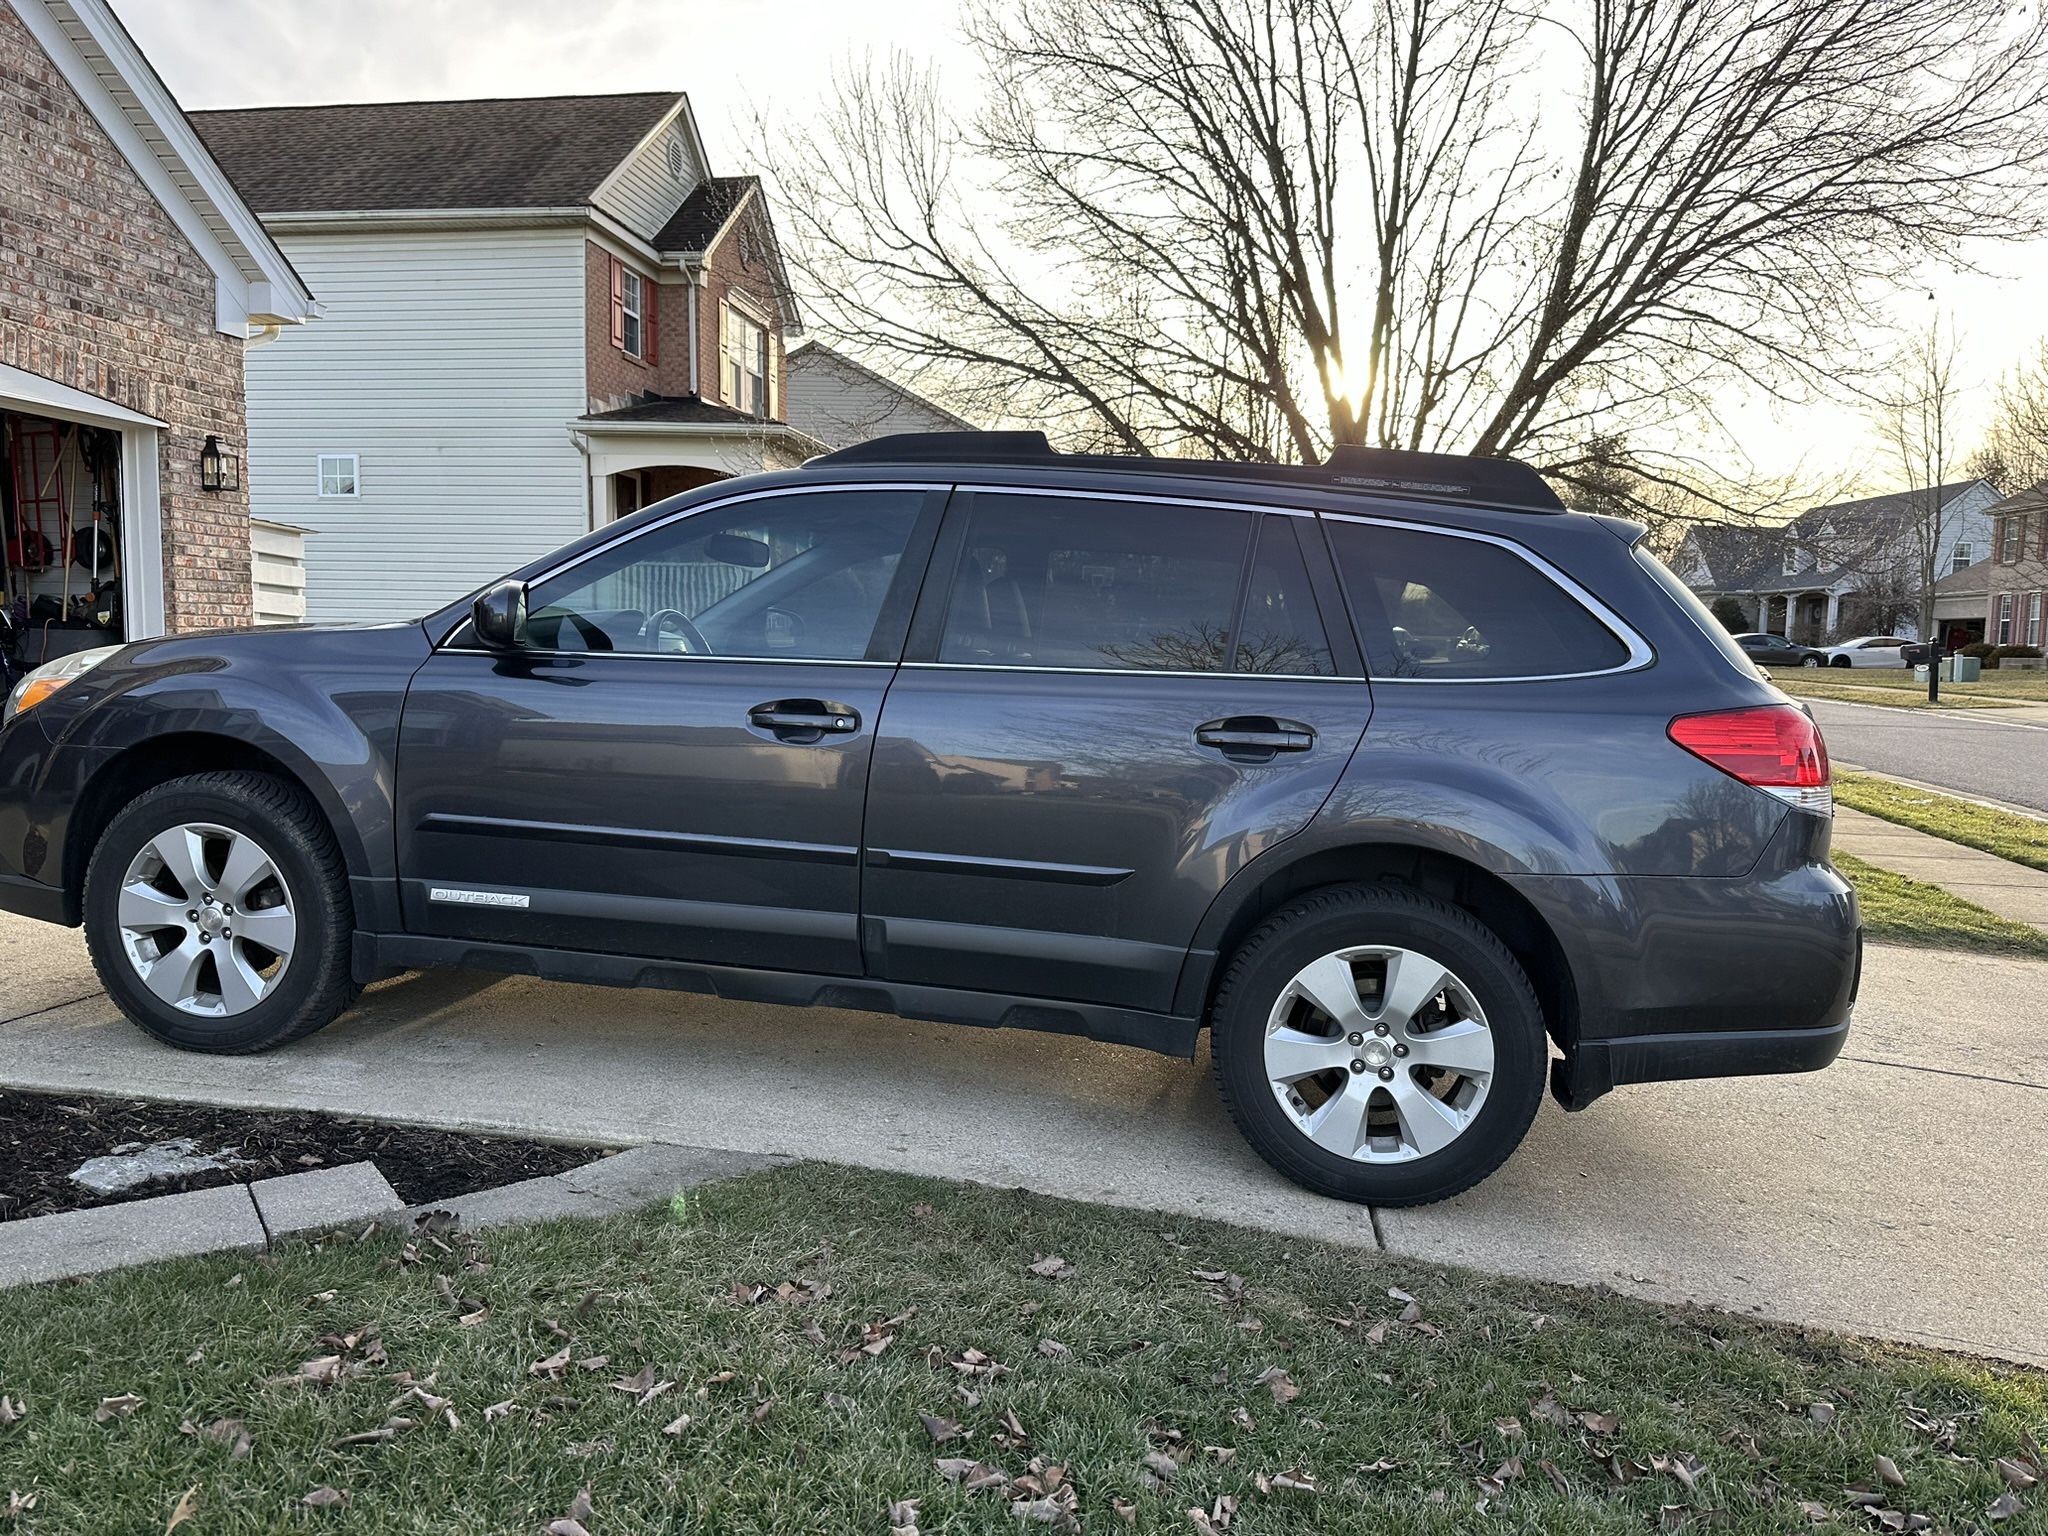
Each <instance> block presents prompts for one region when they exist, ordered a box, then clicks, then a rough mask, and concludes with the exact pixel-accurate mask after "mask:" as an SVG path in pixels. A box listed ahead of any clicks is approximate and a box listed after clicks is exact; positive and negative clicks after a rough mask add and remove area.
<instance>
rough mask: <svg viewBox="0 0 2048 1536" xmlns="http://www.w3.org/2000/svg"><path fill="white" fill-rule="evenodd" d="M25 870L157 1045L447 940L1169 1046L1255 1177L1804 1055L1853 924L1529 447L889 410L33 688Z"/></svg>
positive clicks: (17, 894) (312, 1020)
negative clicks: (476, 554)
mask: <svg viewBox="0 0 2048 1536" xmlns="http://www.w3.org/2000/svg"><path fill="white" fill-rule="evenodd" d="M8 714H9V718H8V720H7V722H6V724H5V725H4V728H0V906H5V907H8V908H11V909H12V910H14V911H17V912H22V913H27V914H29V915H31V916H34V917H38V918H43V919H47V920H48V921H51V922H57V923H70V924H78V923H81V922H82V923H83V924H84V927H85V931H86V938H87V942H88V944H89V946H90V948H91V951H92V956H93V961H94V963H95V965H96V966H97V967H98V970H99V974H100V976H101V978H102V980H103V981H104V982H105V984H106V988H107V991H108V993H109V994H110V995H111V997H112V998H113V999H114V1001H115V1002H116V1003H117V1004H118V1005H119V1006H120V1008H121V1009H122V1010H123V1012H125V1013H126V1014H127V1015H128V1017H129V1018H131V1019H133V1020H134V1021H135V1023H136V1024H138V1025H140V1026H141V1027H142V1028H143V1029H145V1030H147V1031H149V1032H150V1033H151V1034H153V1035H155V1036H156V1037H158V1038H159V1039H162V1040H165V1041H168V1042H170V1043H171V1044H173V1045H177V1046H181V1047H185V1048H187V1049H191V1050H199V1051H219V1052H239V1051H256V1050H263V1049H266V1048H268V1047H271V1046H277V1045H282V1044H284V1043H286V1042H288V1041H291V1040H295V1039H297V1038H299V1037H300V1036H302V1035H305V1034H307V1033H309V1032H311V1031H313V1030H315V1029H318V1028H320V1027H321V1026H322V1025H325V1024H327V1023H329V1022H330V1021H332V1020H333V1019H334V1018H335V1017H336V1016H337V1015H339V1014H341V1013H342V1012H343V1011H345V1010H346V1009H347V1008H348V1007H349V1005H350V1003H351V1002H352V1001H353V999H354V998H355V996H356V994H357V991H358V989H359V988H361V987H362V986H363V985H364V984H366V983H368V982H370V981H372V980H374V979H375V978H377V977H379V976H381V975H384V974H387V973H389V972H391V971H393V970H396V969H400V968H406V967H416V966H429V965H466V966H482V967H492V968H497V969H500V970H508V971H519V972H526V973H534V974H538V975H541V976H545V977H555V978H560V979H563V980H570V981H579V982H603V983H613V984H617V985H623V986H653V987H669V988H675V989H678V990H681V991H690V992H706V993H715V994H717V995H719V996H722V997H735V998H745V999H753V1000H759V1001H765V1002H773V1003H785V1004H822V1005H825V1006H828V1007H836V1008H863V1009H875V1010H882V1011H886V1012H893V1013H897V1014H902V1015H906V1016H909V1017H913V1018H923V1019H941V1020H949V1021H955V1022H959V1023H963V1024H981V1025H1007V1026H1013V1027H1023V1028H1031V1029H1051V1030H1065V1031H1070V1032H1073V1033H1077V1034H1083V1035H1089V1036H1092V1037H1094V1038H1096V1039H1099V1040H1107V1041H1115V1042H1118V1043H1120V1044H1124V1045H1131V1046H1140V1047H1145V1048H1148V1049H1151V1050H1157V1051H1165V1052H1169V1053H1172V1054H1175V1055H1180V1056H1192V1055H1193V1054H1194V1053H1195V1051H1196V1048H1197V1045H1198V1043H1199V1040H1200V1036H1201V1034H1202V1032H1203V1030H1204V1029H1206V1030H1207V1031H1208V1032H1209V1036H1210V1044H1209V1049H1210V1055H1211V1059H1212V1061H1213V1063H1214V1068H1215V1073H1216V1079H1217V1084H1218V1087H1219V1088H1220V1090H1221V1095H1222V1099H1223V1102H1224V1104H1225V1105H1227V1106H1228V1108H1229V1111H1230V1113H1231V1115H1232V1116H1233V1117H1234V1118H1235V1119H1236V1121H1237V1124H1238V1126H1239V1127H1240V1129H1241V1130H1242V1131H1243V1132H1244V1134H1245V1136H1246V1137H1247V1138H1249V1140H1250V1141H1251V1143H1252V1145H1253V1146H1254V1147H1256V1148H1257V1149H1258V1151H1259V1152H1260V1154H1261V1155H1263V1156H1264V1157H1265V1158H1266V1159H1267V1160H1268V1161H1269V1162H1271V1163H1272V1164H1273V1166H1274V1167H1275V1168H1277V1169H1279V1170H1280V1171H1281V1172H1283V1173H1285V1174H1286V1175H1287V1176H1288V1177H1290V1178H1292V1179H1295V1180H1297V1181H1299V1182H1300V1183H1302V1184H1304V1185H1307V1186H1308V1187H1310V1188H1312V1189H1316V1190H1320V1191H1323V1192H1325V1193H1328V1194H1332V1195H1337V1196H1341V1197H1343V1198H1346V1199H1352V1200H1365V1201H1372V1202H1376V1203H1384V1204H1397V1205H1398V1204H1414V1203H1419V1202H1424V1201H1431V1200H1439V1199H1442V1198H1444V1197H1445V1196H1447V1195H1452V1194H1455V1193H1457V1192H1458V1191H1460V1190H1462V1189H1465V1188H1467V1187H1469V1186H1470V1185H1472V1184H1473V1183H1475V1182H1477V1181H1478V1180H1480V1179H1482V1178H1484V1177H1485V1176H1486V1175H1487V1174H1488V1173H1490V1172H1491V1171H1492V1170H1493V1169H1495V1168H1496V1167H1498V1166H1499V1165H1500V1164H1501V1163H1502V1161H1503V1160H1505V1159H1506V1158H1507V1156H1508V1155H1509V1154H1510V1153H1511V1152H1512V1151H1513V1150H1514V1148H1515V1146H1516V1144H1517V1143H1518V1142H1519V1141H1520V1140H1521V1139H1522V1136H1523V1134H1524V1133H1525V1132H1526V1130H1527V1129H1528V1126H1529V1123H1530V1120H1531V1119H1532V1118H1533V1116H1534V1115H1535V1113H1536V1109H1537V1105H1538V1101H1539V1100H1540V1098H1541V1096H1542V1091H1543V1086H1544V1082H1545V1079H1546V1076H1547V1078H1548V1081H1549V1084H1550V1088H1551V1091H1552V1092H1553V1093H1554V1094H1555V1095H1556V1096H1557V1098H1558V1099H1559V1101H1560V1102H1561V1103H1562V1104H1563V1105H1564V1106H1565V1107H1566V1108H1568V1109H1583V1108H1585V1107H1586V1106H1587V1105H1589V1104H1591V1103H1592V1102H1593V1101H1594V1100H1595V1099H1597V1098H1599V1097H1600V1096H1601V1095H1602V1094H1604V1093H1606V1092H1607V1091H1608V1090H1609V1089H1611V1088H1614V1087H1618V1086H1620V1085H1623V1084H1627V1083H1640V1082H1648V1081H1656V1080H1660V1079H1671V1078H1696V1077H1712V1076H1719V1075H1725V1074H1738V1073H1769V1072H1793V1071H1804V1070H1810V1069H1813V1068H1817V1067H1823V1066H1825V1065H1827V1064H1828V1063H1829V1062H1830V1061H1832V1060H1833V1059H1834V1058H1835V1056H1836V1054H1837V1053H1838V1052H1839V1051H1840V1050H1841V1048H1842V1043H1843V1040H1844V1038H1845V1036H1846V1033H1847V1030H1848V1027H1849V1011H1850V1005H1851V1003H1852V1001H1853V1000H1854V997H1855V993H1856V983H1857V976H1858V971H1859V966H1860V955H1861V946H1860V940H1859V929H1858V925H1857V911H1856V901H1855V897H1854V895H1853V894H1852V892H1851V891H1850V889H1849V887H1848V885H1847V884H1845V883H1844V882H1843V880H1842V879H1841V878H1840V877H1839V876H1838V875H1837V874H1836V873H1835V872H1834V870H1833V869H1832V868H1830V867H1829V864H1828V833H1829V825H1830V815H1831V810H1832V806H1831V799H1830V791H1829V779H1828V762H1827V754H1826V750H1825V748H1824V747H1823V745H1822V742H1821V738H1820V734H1819V732H1818V731H1817V730H1816V729H1815V727H1814V725H1813V722H1812V721H1811V720H1810V719H1809V718H1808V716H1807V715H1806V714H1805V713H1804V712H1803V711H1802V710H1800V709H1799V708H1798V707H1796V706H1795V705H1794V704H1792V703H1791V702H1790V701H1789V700H1788V699H1787V698H1786V697H1785V696H1784V695H1783V694H1781V693H1779V692H1778V691H1777V690H1776V689H1775V688H1773V687H1772V686H1771V685H1770V683H1769V682H1768V681H1766V680H1765V679H1764V677H1763V676H1762V675H1761V674H1760V673H1759V672H1758V671H1757V670H1756V668H1755V667H1754V666H1753V665H1752V664H1751V663H1750V662H1749V661H1748V660H1747V659H1745V657H1744V656H1743V654H1742V652H1741V651H1740V650H1739V649H1738V648H1737V647H1736V646H1735V645H1734V643H1733V642H1732V641H1731V640H1730V639H1729V637H1728V636H1727V635H1725V634H1724V633H1722V631H1721V628H1720V626H1719V625H1718V624H1716V623H1715V622H1714V620H1713V619H1712V618H1711V617H1710V616H1709V615H1708V614H1707V613H1706V612H1705V611H1704V610H1703V609H1702V608H1701V607H1700V605H1699V604H1698V602H1696V601H1695V600H1694V599H1693V598H1692V596H1691V595H1690V594H1689V593H1687V592H1686V591H1685V589H1684V588H1683V587H1682V586H1680V585H1679V584H1678V583H1677V582H1676V581H1675V580H1674V579H1673V578H1672V577H1671V575H1670V574H1669V573H1668V572H1667V571H1666V570H1665V569H1664V567H1663V566H1662V565H1660V564H1659V563H1658V562H1657V561H1656V559H1655V558H1653V557H1652V555H1651V554H1650V553H1649V551H1648V550H1647V549H1646V548H1645V547H1644V543H1643V530H1642V528H1641V527H1639V526H1637V525H1635V524H1632V523H1627V522H1623V521H1620V520H1617V519H1614V518H1607V517H1596V516H1583V515H1578V514H1573V513H1569V512H1567V511H1565V510H1564V508H1563V507H1562V506H1561V505H1560V503H1559V502H1558V500H1557V498H1556V496H1555V495H1554V494H1553V493H1552V492H1551V491H1550V490H1549V489H1548V487H1547V486H1546V485H1545V484H1544V482H1543V481H1542V480H1541V479H1540V478H1539V477H1538V476H1537V475H1536V474H1535V473H1533V472H1532V471H1531V470H1529V469H1528V468H1527V467H1525V466H1523V465H1521V464H1517V463H1514V462H1512V461H1508V460H1499V459H1468V458H1456V457H1445V456H1437V455H1428V454H1405V453H1393V452H1378V451H1369V450H1355V449H1342V450H1339V451H1338V452H1337V453H1336V454H1335V455H1333V457H1332V458H1331V460H1330V462H1329V463H1327V464H1325V465H1323V466H1321V467H1320V468H1293V467H1272V466H1251V465H1238V464H1220V463H1199V462H1185V461H1166V460H1146V459H1117V458H1101V457H1083V456H1072V455H1063V454H1058V453H1055V452H1053V451H1051V450H1050V449H1049V448H1048V446H1047V445H1046V442H1045V439H1044V438H1043V437H1042V436H1040V435H1039V434H1036V433H1022V434H1005V433H982V434H940V435H933V436H911V437H894V438H885V439H882V440H879V441H876V442H872V443H867V444H863V445H861V446H859V447H856V448H852V449H847V450H844V451H841V452H838V453H831V454H827V455H825V456H823V457H822V458H818V459H814V460H812V461H811V462H810V463H809V464H808V465H806V466H805V467H804V468H802V469H800V470H795V471H791V472H788V473H782V474H771V475H760V476H752V477H748V478H746V479H740V480H730V481H725V482H721V483H719V484H715V485H711V486H707V487H704V488H702V489H700V490H696V491H693V492H690V493H689V494H687V495H683V496H679V497H676V498H674V499H672V500H669V501H664V502H661V503H659V504H657V505H655V506H652V507H649V508H647V509H646V510H645V511H642V512H640V513H637V514H636V515H634V516H632V517H628V518H625V519H623V520H621V521H618V522H616V523H612V524H610V525H608V526H606V527H603V528H601V529H599V530H597V531H596V532H594V533H592V534H590V535H589V536H588V537H586V538H583V539H581V540H578V541H577V542H575V543H573V544H571V545H569V546H568V547H566V548H564V549H560V550H557V551H555V552H554V553H552V554H548V555H544V556H542V557H540V558H539V559H536V560H535V561H533V562H532V563H531V564H530V565H528V566H526V567H524V568H523V569H521V570H519V571H518V572H516V573H514V574H513V575H512V576H510V577H509V578H507V579H506V580H504V581H502V582H500V583H498V584H496V585H494V586H492V587H490V588H488V589H487V590H485V591H483V592H482V593H480V594H477V595H476V596H475V597H474V598H473V599H471V598H465V599H464V600H462V601H461V602H458V603H455V604H453V605H451V606H450V607H448V608H446V609H444V610H442V611H441V612H439V613H436V614H433V615H431V616H430V617H428V618H426V619H424V620H422V621H419V622H416V623H400V624H385V625H375V626H367V627H343V626H314V627H308V628H301V629H291V630H266V631H263V632H259V633H236V634H217V635H196V636H189V637H175V638H170V639H162V640H151V641H145V642H142V643H139V644H134V645H129V646H125V647H121V648H119V649H112V650H108V651H105V652H99V653H85V654H84V655H82V656H76V657H69V658H66V659H65V660H64V661H63V662H61V663H58V664H56V666H55V667H54V668H49V669H44V670H43V671H42V672H40V673H37V674H32V675H31V676H30V677H29V678H28V679H26V680H25V681H24V682H23V683H22V685H21V686H20V687H19V688H18V689H17V690H16V692H15V696H14V698H13V699H12V700H10V702H9V708H8Z"/></svg>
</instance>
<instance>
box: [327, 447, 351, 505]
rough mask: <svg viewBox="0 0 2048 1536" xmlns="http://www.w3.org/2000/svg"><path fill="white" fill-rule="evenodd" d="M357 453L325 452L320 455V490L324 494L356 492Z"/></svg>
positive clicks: (343, 494) (339, 494) (345, 494)
mask: <svg viewBox="0 0 2048 1536" xmlns="http://www.w3.org/2000/svg"><path fill="white" fill-rule="evenodd" d="M356 464H357V458H356V455H354V454H352V453H323V454H321V455H320V456H319V471H318V472H319V481H320V485H319V490H320V494H321V495H322V496H353V495H355V494H356Z"/></svg>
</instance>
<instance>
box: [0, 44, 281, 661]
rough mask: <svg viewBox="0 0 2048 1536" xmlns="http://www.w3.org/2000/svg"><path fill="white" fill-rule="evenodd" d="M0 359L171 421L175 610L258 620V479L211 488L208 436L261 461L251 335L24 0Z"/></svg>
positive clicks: (9, 167) (11, 63)
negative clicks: (34, 25) (231, 332)
mask: <svg viewBox="0 0 2048 1536" xmlns="http://www.w3.org/2000/svg"><path fill="white" fill-rule="evenodd" d="M0 363H5V364H7V365H8V366H10V367H14V368H19V369H22V370H23V371H24V372H27V373H33V374H37V375H39V376H40V377H42V378H46V379H51V380H54V381H56V382H57V383H59V384H65V385H68V386H70V387H71V388H73V389H78V390H83V391H84V392H86V393H87V394H91V395H97V396H99V397H100V398H101V399H105V400H110V401H113V402H115V403H117V404H120V405H124V406H127V407H128V408H129V409H131V410H136V411H141V412H143V413H145V414H146V415H150V416H154V417H156V418H158V419H159V420H161V421H163V422H165V423H166V430H164V431H162V432H159V433H158V434H157V438H158V444H159V450H160V463H159V465H158V474H159V476H160V484H161V487H162V491H163V549H164V621H165V624H166V626H167V627H168V628H169V629H170V630H171V631H172V632H174V633H175V632H177V631H180V630H192V629H206V628H215V627H220V626H224V625H243V624H248V623H249V622H250V621H251V617H252V614H251V604H252V590H251V580H250V563H249V501H248V493H247V492H246V491H230V492H220V493H212V494H209V493H208V492H205V491H202V490H200V488H199V450H200V447H201V445H202V444H203V443H204V442H205V441H206V438H207V437H208V435H209V434H210V435H212V436H214V437H217V438H219V440H220V443H221V446H222V447H223V448H225V449H227V450H229V451H231V452H232V453H233V454H234V456H235V459H236V461H237V462H238V463H242V464H246V463H247V462H248V430H247V425H246V418H245V414H244V406H243V384H242V343H241V341H240V340H239V339H238V338H236V337H233V336H224V335H222V334H221V333H220V332H219V331H217V330H215V329H214V276H213V272H212V271H211V269H210V268H209V267H208V266H207V264H206V263H205V261H203V260H202V259H201V258H200V256H199V255H198V253H197V252H195V251H194V250H193V249H192V247H191V245H190V244H189V243H188V242H187V241H186V239H185V237H184V236H183V235H182V234H181V233H180V232H179V231H178V228H177V226H176V225H175V224H173V223H172V222H171V219H170V216H169V215H168V214H166V213H165V212H164V210H163V208H162V207H161V206H160V205H159V204H158V203H157V201H156V199H155V197H154V196H153V195H152V194H151V193H150V191H149V189H148V188H147V187H146V186H144V185H143V183H142V181H141V179H140V178H139V177H137V176H136V174H135V172H134V170H133V168H132V167H131V166H130V165H129V164H128V162H127V160H126V159H125V158H124V157H123V156H122V154H121V152H120V151H119V150H118V149H116V148H115V147H114V145H113V143H112V142H111V141H110V140H109V139H108V138H107V136H106V134H105V133H104V131H102V129H101V128H100V126H99V124H98V122H97V121H95V120H94V118H93V116H92V114H91V113H90V112H89V111H87V110H86V108H85V106H84V104H83V103H81V102H80V101H79V99H78V97H77V95H76V94H75V93H74V92H73V91H72V89H71V87H70V85H69V83H68V82H67V81H66V80H65V79H64V77H63V75H62V74H60V73H59V72H58V70H57V68H56V66H55V65H54V64H52V63H51V62H50V60H49V58H48V56H47V55H45V54H44V53H43V51H42V49H41V47H40V45H39V44H38V43H37V42H36V40H35V38H34V37H32V36H31V35H30V34H29V32H28V30H27V28H26V27H25V26H24V25H23V23H22V21H21V18H20V17H19V16H18V15H16V14H15V12H14V10H13V8H12V7H10V6H0ZM245 483H246V481H245ZM137 510H138V509H135V508H124V509H123V512H124V515H125V516H129V517H133V516H134V515H136V512H137Z"/></svg>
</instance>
